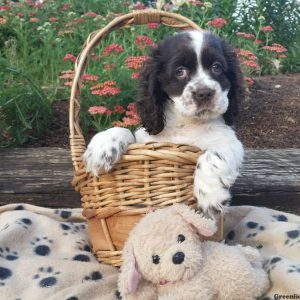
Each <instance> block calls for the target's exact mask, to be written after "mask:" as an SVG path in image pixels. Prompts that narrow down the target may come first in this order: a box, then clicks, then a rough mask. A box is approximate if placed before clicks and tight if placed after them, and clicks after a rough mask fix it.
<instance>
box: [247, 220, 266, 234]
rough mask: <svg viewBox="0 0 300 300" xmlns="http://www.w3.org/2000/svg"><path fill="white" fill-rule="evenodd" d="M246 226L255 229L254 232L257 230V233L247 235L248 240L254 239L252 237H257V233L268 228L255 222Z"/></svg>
mask: <svg viewBox="0 0 300 300" xmlns="http://www.w3.org/2000/svg"><path fill="white" fill-rule="evenodd" d="M246 226H247V228H248V229H254V230H257V231H255V232H252V233H249V234H248V235H247V238H252V237H255V236H256V235H257V233H259V231H264V230H265V229H266V228H265V226H263V225H259V224H258V223H256V222H253V221H249V222H247V223H246Z"/></svg>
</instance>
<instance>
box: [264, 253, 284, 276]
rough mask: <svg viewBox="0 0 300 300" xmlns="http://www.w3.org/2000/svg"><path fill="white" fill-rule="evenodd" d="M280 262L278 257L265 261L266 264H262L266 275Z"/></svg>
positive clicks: (280, 259)
mask: <svg viewBox="0 0 300 300" xmlns="http://www.w3.org/2000/svg"><path fill="white" fill-rule="evenodd" d="M280 261H282V258H281V257H279V256H274V257H272V258H271V259H269V260H267V261H266V263H265V264H264V268H265V270H266V271H267V272H268V274H270V272H271V271H272V270H274V269H275V267H276V266H277V263H279V262H280Z"/></svg>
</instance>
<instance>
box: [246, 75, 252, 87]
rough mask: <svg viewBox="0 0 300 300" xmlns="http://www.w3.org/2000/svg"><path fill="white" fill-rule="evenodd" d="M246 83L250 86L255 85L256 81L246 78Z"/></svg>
mask: <svg viewBox="0 0 300 300" xmlns="http://www.w3.org/2000/svg"><path fill="white" fill-rule="evenodd" d="M244 81H245V82H246V83H247V85H248V86H251V85H253V84H254V80H253V79H252V78H251V77H244Z"/></svg>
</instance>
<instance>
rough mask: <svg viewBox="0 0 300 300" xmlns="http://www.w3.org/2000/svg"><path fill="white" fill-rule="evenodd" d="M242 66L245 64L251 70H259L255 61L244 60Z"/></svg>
mask: <svg viewBox="0 0 300 300" xmlns="http://www.w3.org/2000/svg"><path fill="white" fill-rule="evenodd" d="M241 64H243V65H245V66H247V67H249V68H251V69H259V65H258V64H257V63H256V62H255V61H253V60H242V61H241Z"/></svg>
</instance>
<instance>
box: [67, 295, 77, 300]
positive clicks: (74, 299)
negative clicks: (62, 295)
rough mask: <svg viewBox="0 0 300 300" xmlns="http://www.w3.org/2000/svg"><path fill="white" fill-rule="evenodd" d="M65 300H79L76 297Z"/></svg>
mask: <svg viewBox="0 0 300 300" xmlns="http://www.w3.org/2000/svg"><path fill="white" fill-rule="evenodd" d="M66 300H79V298H78V297H76V296H71V297H69V298H67V299H66Z"/></svg>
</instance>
